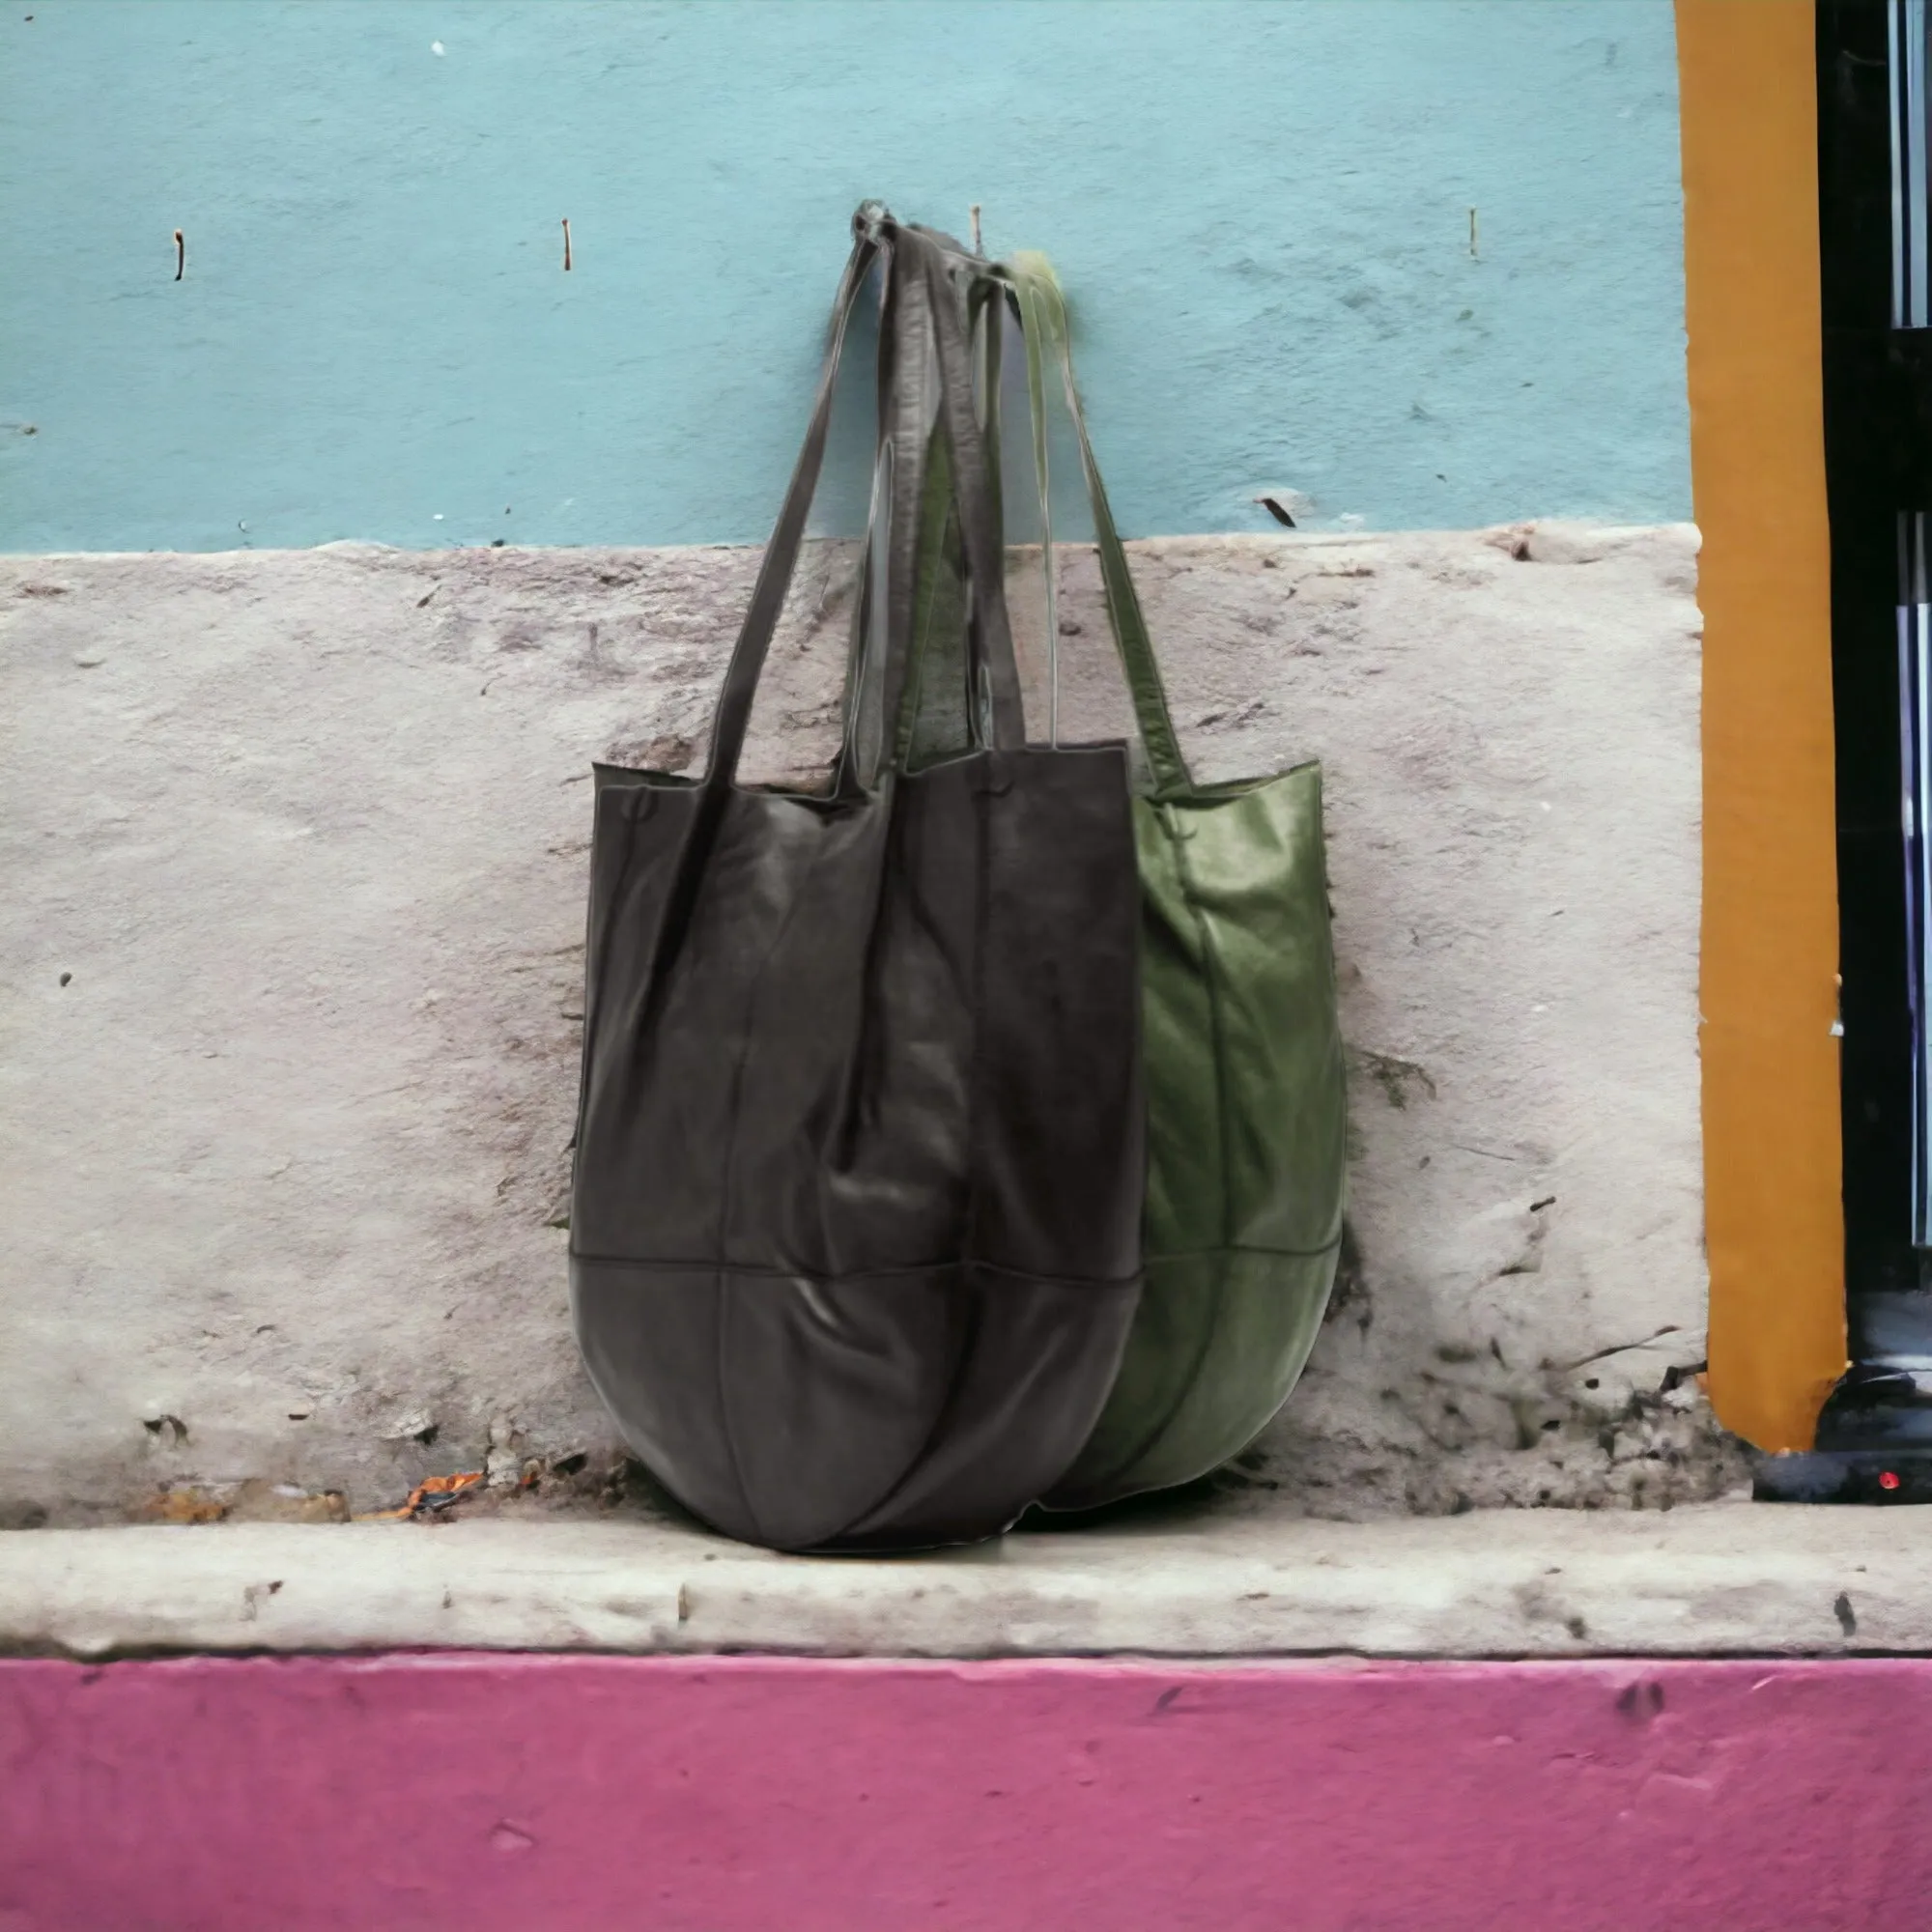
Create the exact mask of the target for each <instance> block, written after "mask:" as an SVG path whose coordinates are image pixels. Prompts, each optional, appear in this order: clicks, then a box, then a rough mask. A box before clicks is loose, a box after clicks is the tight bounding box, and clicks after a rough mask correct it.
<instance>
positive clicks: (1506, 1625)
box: [0, 1502, 1932, 1658]
mask: <svg viewBox="0 0 1932 1932" xmlns="http://www.w3.org/2000/svg"><path fill="white" fill-rule="evenodd" d="M419 1645H420V1646H439V1647H454V1648H475V1649H500V1650H541V1651H557V1650H615V1651H645V1652H663V1651H691V1652H705V1651H711V1652H716V1651H729V1650H753V1651H795V1652H801V1653H806V1654H810V1655H830V1656H867V1657H895V1656H902V1657H980V1656H1047V1657H1050V1656H1063V1655H1068V1654H1078V1653H1092V1654H1100V1653H1120V1652H1138V1653H1144V1654H1150V1655H1169V1656H1186V1657H1254V1656H1268V1655H1279V1656H1289V1655H1307V1654H1312V1653H1324V1652H1342V1653H1352V1654H1358V1655H1361V1656H1368V1657H1402V1656H1430V1657H1513V1658H1528V1657H1588V1656H1632V1657H1634V1656H1647V1655H1648V1656H1695V1655H1699V1654H1712V1653H1717V1654H1723V1653H1733V1654H1738V1655H1747V1654H1748V1655H1764V1656H1823V1657H1840V1656H1851V1655H1856V1654H1860V1653H1864V1654H1871V1653H1884V1652H1924V1651H1928V1650H1932V1524H1928V1522H1927V1520H1926V1517H1925V1513H1924V1512H1923V1511H1914V1510H1907V1511H1904V1512H1902V1513H1892V1512H1885V1511H1878V1510H1806V1509H1799V1508H1784V1507H1778V1506H1776V1505H1772V1504H1751V1503H1748V1502H1740V1503H1712V1504H1690V1505H1687V1506H1685V1507H1684V1508H1681V1509H1675V1510H1671V1511H1668V1512H1664V1511H1654V1510H1653V1511H1643V1512H1630V1511H1625V1512H1620V1513H1615V1514H1606V1513H1601V1512H1591V1513H1585V1512H1581V1511H1575V1510H1499V1511H1476V1512H1471V1513H1470V1514H1467V1515H1464V1516H1459V1517H1435V1518H1426V1519H1419V1520H1418V1519H1390V1520H1383V1521H1380V1522H1370V1523H1340V1522H1320V1521H1313V1520H1307V1519H1298V1520H1297V1519H1295V1518H1293V1517H1290V1516H1286V1515H1283V1514H1280V1513H1278V1512H1277V1513H1267V1512H1261V1513H1256V1514H1251V1515H1244V1516H1239V1517H1236V1518H1228V1517H1223V1518H1221V1519H1219V1520H1211V1521H1204V1520H1201V1519H1199V1518H1198V1517H1196V1518H1192V1519H1190V1518H1189V1516H1188V1515H1187V1514H1186V1513H1185V1512H1181V1511H1172V1510H1171V1511H1168V1512H1167V1513H1165V1514H1160V1513H1151V1514H1149V1515H1148V1516H1146V1517H1144V1518H1142V1519H1141V1520H1135V1521H1129V1522H1117V1523H1116V1524H1115V1525H1113V1526H1112V1527H1109V1528H1088V1529H1084V1530H1082V1531H1080V1532H1078V1533H1072V1534H1068V1533H1061V1534H1055V1533H1050V1532H1020V1533H1016V1534H1013V1535H1009V1536H1008V1537H1007V1538H1006V1539H1005V1540H1004V1541H1003V1542H1001V1543H999V1544H997V1545H991V1546H982V1547H980V1548H976V1549H968V1550H956V1551H951V1552H946V1553H941V1554H938V1555H930V1556H917V1557H895V1558H890V1559H885V1560H878V1559H843V1560H840V1561H838V1562H827V1561H824V1560H822V1559H818V1560H814V1559H811V1558H803V1557H789V1556H777V1555H774V1554H772V1553H771V1552H770V1551H768V1550H756V1549H749V1548H745V1547H744V1546H743V1545H739V1544H733V1543H727V1542H725V1541H724V1540H723V1539H722V1538H717V1537H712V1536H708V1535H706V1534H704V1533H703V1532H701V1531H698V1530H696V1529H694V1528H692V1527H690V1526H689V1525H686V1524H678V1523H671V1522H665V1521H656V1522H653V1521H650V1520H639V1518H637V1517H635V1516H627V1515H626V1514H625V1513H623V1512H621V1511H619V1512H605V1513H602V1514H601V1515H599V1516H597V1517H595V1518H588V1519H586V1518H582V1517H579V1518H552V1519H524V1520H495V1521H477V1522H464V1521H454V1522H443V1523H439V1524H435V1525H430V1524H414V1523H410V1524H373V1523H372V1524H362V1523H355V1524H350V1525H346V1526H341V1527H334V1528H314V1527H294V1526H289V1525H282V1524H267V1523H257V1524H245V1525H231V1524H221V1525H218V1526H214V1527H211V1528H202V1529H185V1528H175V1529H167V1528H115V1529H96V1530H42V1531H38V1532H34V1533H15V1534H13V1535H8V1536H4V1537H0V1649H5V1650H10V1651H13V1652H15V1653H20V1652H26V1653H37V1654H68V1655H72V1656H78V1657H99V1656H103V1655H110V1654H116V1653H122V1654H125V1653H128V1652H137V1651H166V1650H269V1651H302V1650H383V1649H405V1648H412V1647H415V1646H419Z"/></svg>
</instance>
